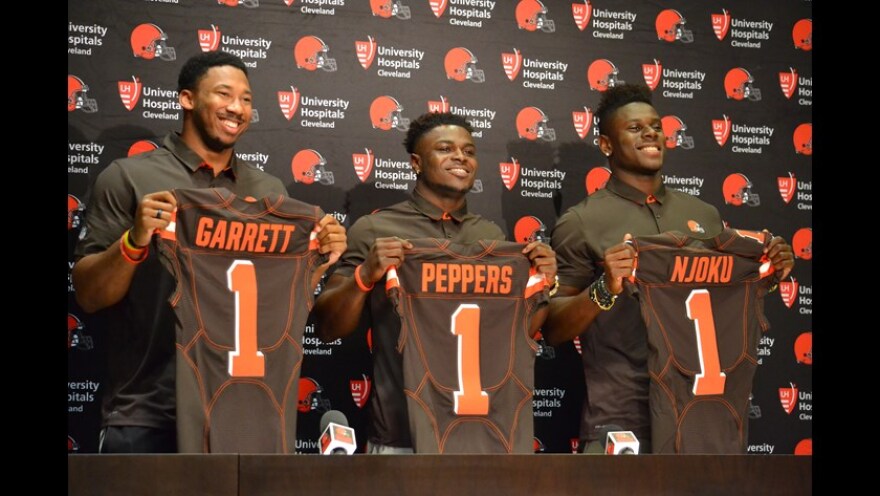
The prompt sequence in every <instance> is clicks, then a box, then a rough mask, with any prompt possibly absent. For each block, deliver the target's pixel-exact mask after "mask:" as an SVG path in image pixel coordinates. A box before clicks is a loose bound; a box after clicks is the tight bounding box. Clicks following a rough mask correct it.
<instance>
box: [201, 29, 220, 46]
mask: <svg viewBox="0 0 880 496" xmlns="http://www.w3.org/2000/svg"><path fill="white" fill-rule="evenodd" d="M198 36H199V48H201V49H202V51H203V52H216V51H217V49H219V48H220V39H221V33H220V30H219V29H217V26H215V25H213V24H211V29H210V30H208V29H199V30H198Z"/></svg>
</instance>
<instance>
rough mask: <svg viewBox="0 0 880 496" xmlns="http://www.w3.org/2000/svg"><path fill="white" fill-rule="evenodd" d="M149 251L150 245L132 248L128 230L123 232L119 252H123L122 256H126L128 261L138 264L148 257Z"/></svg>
mask: <svg viewBox="0 0 880 496" xmlns="http://www.w3.org/2000/svg"><path fill="white" fill-rule="evenodd" d="M148 251H149V246H146V247H144V248H131V247H130V246H129V241H128V231H125V232H124V233H122V238H121V239H120V240H119V252H120V253H122V258H124V259H125V261H126V262H128V263H130V264H132V265H137V264H139V263H141V262H143V261H144V260H146V259H147V253H148Z"/></svg>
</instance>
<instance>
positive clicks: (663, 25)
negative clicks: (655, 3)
mask: <svg viewBox="0 0 880 496" xmlns="http://www.w3.org/2000/svg"><path fill="white" fill-rule="evenodd" d="M686 23H687V21H685V19H684V16H682V15H681V12H679V11H677V10H675V9H666V10H663V11H661V12H660V13H659V14H657V19H656V20H655V21H654V27H655V28H656V30H657V39H659V40H663V41H666V42H669V43H672V42H673V41H680V42H682V43H693V42H694V33H693V31H691V30H689V29H685V28H684V25H685V24H686Z"/></svg>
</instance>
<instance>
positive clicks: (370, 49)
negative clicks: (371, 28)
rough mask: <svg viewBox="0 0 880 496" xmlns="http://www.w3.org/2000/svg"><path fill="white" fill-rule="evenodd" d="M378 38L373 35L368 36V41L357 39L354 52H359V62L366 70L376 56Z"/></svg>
mask: <svg viewBox="0 0 880 496" xmlns="http://www.w3.org/2000/svg"><path fill="white" fill-rule="evenodd" d="M376 46H377V45H376V40H375V39H373V37H372V36H367V41H359V40H358V41H355V42H354V52H355V54H357V59H358V62H359V63H360V64H361V67H363V68H364V70H367V69H369V68H370V66H371V65H373V59H375V58H376Z"/></svg>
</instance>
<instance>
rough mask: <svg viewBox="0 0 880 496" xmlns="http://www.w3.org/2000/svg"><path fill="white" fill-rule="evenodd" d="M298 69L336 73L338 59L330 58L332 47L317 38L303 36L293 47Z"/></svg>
mask: <svg viewBox="0 0 880 496" xmlns="http://www.w3.org/2000/svg"><path fill="white" fill-rule="evenodd" d="M293 58H294V59H295V60H296V67H297V69H305V70H307V71H315V70H318V69H321V70H322V71H325V72H336V59H333V58H330V47H329V46H327V44H326V43H324V40H322V39H321V38H318V37H317V36H303V37H302V38H300V39H299V41H297V42H296V45H295V46H294V47H293Z"/></svg>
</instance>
